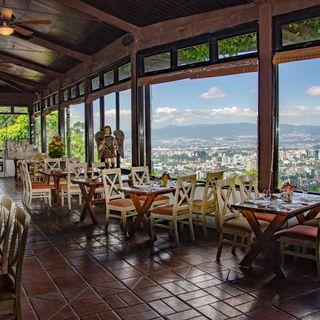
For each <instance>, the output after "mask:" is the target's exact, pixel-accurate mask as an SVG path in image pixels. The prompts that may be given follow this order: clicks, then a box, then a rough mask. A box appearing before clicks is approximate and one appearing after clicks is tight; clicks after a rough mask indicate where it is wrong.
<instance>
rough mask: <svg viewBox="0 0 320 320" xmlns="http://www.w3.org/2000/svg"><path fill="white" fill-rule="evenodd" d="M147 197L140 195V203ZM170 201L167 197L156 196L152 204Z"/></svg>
mask: <svg viewBox="0 0 320 320" xmlns="http://www.w3.org/2000/svg"><path fill="white" fill-rule="evenodd" d="M147 197H148V196H146V195H144V194H141V195H139V196H138V198H139V200H141V201H146V199H147ZM169 200H170V197H168V196H165V195H159V196H156V198H155V199H154V202H157V201H169Z"/></svg>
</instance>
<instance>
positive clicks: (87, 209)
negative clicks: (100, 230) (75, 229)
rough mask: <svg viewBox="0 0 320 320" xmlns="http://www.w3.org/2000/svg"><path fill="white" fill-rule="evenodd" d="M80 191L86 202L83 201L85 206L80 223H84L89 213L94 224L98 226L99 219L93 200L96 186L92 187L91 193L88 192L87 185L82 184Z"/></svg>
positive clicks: (90, 188)
mask: <svg viewBox="0 0 320 320" xmlns="http://www.w3.org/2000/svg"><path fill="white" fill-rule="evenodd" d="M80 190H81V193H82V196H83V198H84V201H83V202H84V203H83V206H82V209H81V215H80V222H83V221H84V219H85V217H86V215H87V213H89V215H90V217H91V219H92V222H93V223H94V224H97V223H98V219H97V216H96V213H95V211H94V209H93V207H92V199H93V196H94V193H95V191H96V186H95V185H92V186H90V187H89V192H88V191H87V189H86V187H85V185H83V184H80Z"/></svg>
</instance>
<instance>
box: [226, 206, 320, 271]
mask: <svg viewBox="0 0 320 320" xmlns="http://www.w3.org/2000/svg"><path fill="white" fill-rule="evenodd" d="M301 202H302V201H301ZM232 207H234V208H235V209H237V210H239V211H240V212H241V213H242V215H243V216H244V217H245V218H246V219H247V220H248V222H249V224H250V226H251V228H252V231H253V233H254V234H255V236H256V241H255V242H254V243H253V244H252V246H251V248H250V250H249V252H248V253H247V254H246V255H245V257H244V258H243V259H242V260H241V262H240V266H241V267H244V268H249V267H250V266H251V264H252V262H253V261H254V259H255V258H256V257H257V256H258V254H259V253H260V252H261V251H264V252H265V254H266V255H267V257H268V263H269V264H270V265H271V267H272V269H273V271H274V273H275V274H277V275H278V276H280V277H285V274H284V272H283V270H282V268H281V266H280V264H279V259H278V257H277V256H276V254H275V252H274V250H273V249H272V246H271V242H272V240H274V239H275V237H276V233H277V232H278V231H280V230H281V228H282V227H283V226H284V224H285V223H286V222H287V221H288V219H290V218H294V217H296V218H297V220H298V223H299V224H302V223H304V222H305V221H308V220H310V219H314V218H315V217H316V216H317V214H318V213H319V212H320V201H319V200H317V202H309V203H304V204H301V205H300V206H299V207H297V208H294V209H284V208H282V207H281V204H280V203H277V204H276V205H275V206H268V207H265V206H260V205H257V204H254V203H251V202H245V203H239V204H235V205H232ZM256 212H259V213H273V214H275V217H274V219H273V220H272V221H271V223H270V224H269V226H268V227H267V228H266V229H265V230H262V228H261V226H260V224H259V222H258V220H257V218H256V216H255V213H256Z"/></svg>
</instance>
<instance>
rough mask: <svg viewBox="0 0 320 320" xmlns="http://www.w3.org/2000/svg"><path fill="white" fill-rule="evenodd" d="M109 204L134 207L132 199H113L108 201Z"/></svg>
mask: <svg viewBox="0 0 320 320" xmlns="http://www.w3.org/2000/svg"><path fill="white" fill-rule="evenodd" d="M108 205H109V206H114V207H121V208H129V207H134V204H133V202H132V200H131V199H127V198H125V199H113V200H110V201H109V202H108Z"/></svg>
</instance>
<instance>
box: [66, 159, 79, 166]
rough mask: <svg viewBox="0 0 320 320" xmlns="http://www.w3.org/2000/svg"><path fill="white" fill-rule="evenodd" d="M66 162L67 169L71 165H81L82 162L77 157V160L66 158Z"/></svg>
mask: <svg viewBox="0 0 320 320" xmlns="http://www.w3.org/2000/svg"><path fill="white" fill-rule="evenodd" d="M65 162H66V168H67V167H68V165H69V163H79V162H80V158H79V157H76V158H66V160H65Z"/></svg>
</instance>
